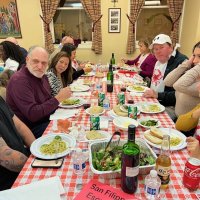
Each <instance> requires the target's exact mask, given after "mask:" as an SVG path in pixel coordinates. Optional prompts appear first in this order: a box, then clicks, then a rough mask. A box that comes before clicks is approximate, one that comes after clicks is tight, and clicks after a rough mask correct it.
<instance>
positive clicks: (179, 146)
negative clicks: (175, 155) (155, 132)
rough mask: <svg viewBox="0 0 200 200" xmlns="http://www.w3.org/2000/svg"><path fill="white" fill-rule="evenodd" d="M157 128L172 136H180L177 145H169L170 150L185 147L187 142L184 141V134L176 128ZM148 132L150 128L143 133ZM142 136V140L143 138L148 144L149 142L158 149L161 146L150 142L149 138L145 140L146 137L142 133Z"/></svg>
mask: <svg viewBox="0 0 200 200" xmlns="http://www.w3.org/2000/svg"><path fill="white" fill-rule="evenodd" d="M159 129H160V130H161V131H162V132H163V133H165V134H167V135H170V136H174V137H180V138H181V139H182V141H181V142H180V143H179V144H178V145H177V146H171V147H170V150H171V151H176V150H180V149H183V148H185V147H186V146H187V143H186V136H185V135H184V134H183V133H181V132H180V131H177V130H176V129H171V130H170V129H169V128H159ZM148 132H150V130H147V131H145V132H144V134H145V133H148ZM143 138H144V140H145V141H146V142H147V143H148V144H150V145H151V146H153V147H156V148H158V149H160V148H161V145H158V144H154V143H152V142H150V141H149V140H147V139H146V138H145V137H144V135H143Z"/></svg>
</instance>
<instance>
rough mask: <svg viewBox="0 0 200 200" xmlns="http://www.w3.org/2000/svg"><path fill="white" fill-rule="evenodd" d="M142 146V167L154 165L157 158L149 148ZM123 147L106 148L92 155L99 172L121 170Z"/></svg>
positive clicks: (94, 165) (93, 162)
mask: <svg viewBox="0 0 200 200" xmlns="http://www.w3.org/2000/svg"><path fill="white" fill-rule="evenodd" d="M139 146H140V166H145V165H153V164H154V163H155V158H154V157H153V156H152V155H151V153H150V152H149V150H148V149H147V148H144V147H143V146H141V145H139ZM122 149H123V147H122V146H115V147H113V148H108V149H107V150H106V151H105V149H104V148H101V149H100V150H98V151H96V152H93V153H92V164H93V167H94V168H95V169H96V170H99V171H115V170H118V169H121V155H122Z"/></svg>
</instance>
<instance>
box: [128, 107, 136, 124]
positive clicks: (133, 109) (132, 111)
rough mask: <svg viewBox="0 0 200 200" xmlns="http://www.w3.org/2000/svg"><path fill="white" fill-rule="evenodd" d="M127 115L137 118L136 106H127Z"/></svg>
mask: <svg viewBox="0 0 200 200" xmlns="http://www.w3.org/2000/svg"><path fill="white" fill-rule="evenodd" d="M128 117H130V118H132V119H135V120H137V106H133V105H129V106H128Z"/></svg>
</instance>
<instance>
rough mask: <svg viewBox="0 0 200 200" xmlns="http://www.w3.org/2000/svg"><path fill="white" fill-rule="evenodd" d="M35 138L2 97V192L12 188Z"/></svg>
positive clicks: (0, 158)
mask: <svg viewBox="0 0 200 200" xmlns="http://www.w3.org/2000/svg"><path fill="white" fill-rule="evenodd" d="M34 140H35V137H34V135H33V133H32V132H31V130H30V129H29V128H28V127H27V126H26V125H25V124H24V123H23V122H22V121H21V120H20V119H19V118H18V117H17V116H16V115H15V114H14V113H13V111H11V110H10V108H9V107H8V105H7V104H6V102H5V101H4V100H3V99H2V97H0V177H1V178H0V191H1V190H5V189H9V188H11V186H12V184H13V183H14V181H15V179H16V178H17V176H18V174H19V172H20V171H21V169H22V168H23V166H24V164H25V162H26V160H27V159H28V157H29V155H30V152H29V147H30V146H31V144H32V142H33V141H34Z"/></svg>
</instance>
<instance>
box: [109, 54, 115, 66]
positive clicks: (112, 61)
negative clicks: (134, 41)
mask: <svg viewBox="0 0 200 200" xmlns="http://www.w3.org/2000/svg"><path fill="white" fill-rule="evenodd" d="M110 64H112V65H115V55H114V53H112V57H111V59H110Z"/></svg>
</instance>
